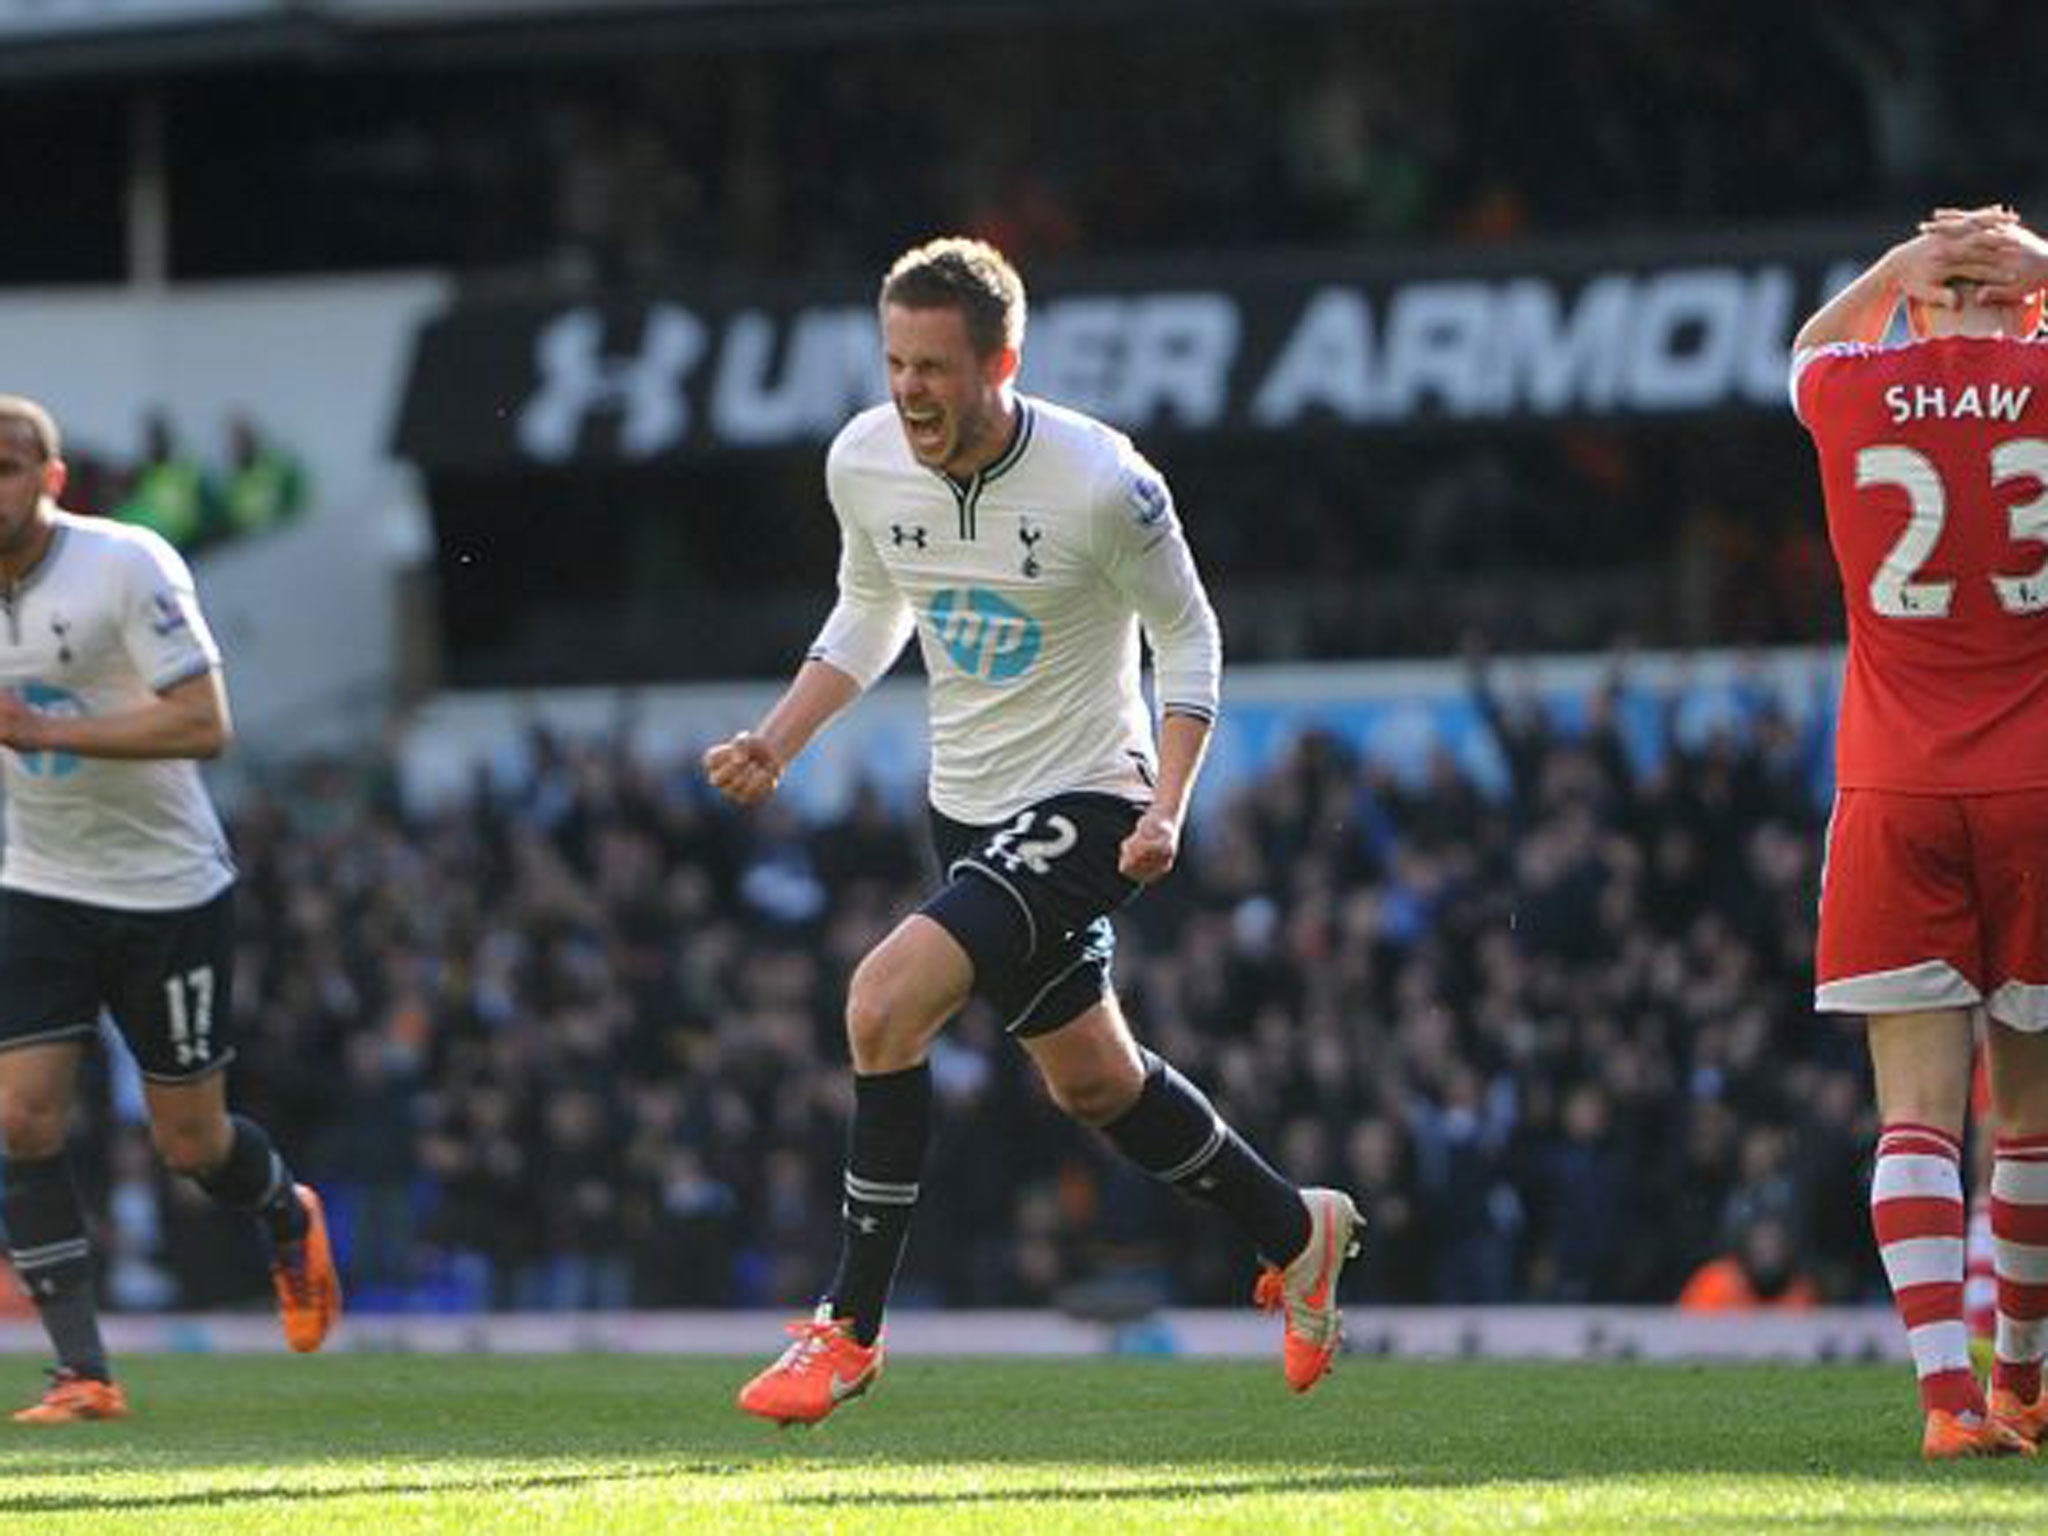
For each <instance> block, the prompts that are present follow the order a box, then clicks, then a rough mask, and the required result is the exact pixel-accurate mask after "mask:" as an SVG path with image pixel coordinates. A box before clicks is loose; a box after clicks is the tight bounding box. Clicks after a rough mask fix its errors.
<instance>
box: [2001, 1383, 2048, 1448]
mask: <svg viewBox="0 0 2048 1536" xmlns="http://www.w3.org/2000/svg"><path fill="white" fill-rule="evenodd" d="M1991 1422H1992V1423H1994V1424H2003V1425H2004V1426H2005V1427H2006V1428H2008V1429H2010V1430H2012V1431H2013V1433H2015V1434H2017V1435H2018V1436H2019V1437H2020V1438H2021V1439H2022V1440H2025V1441H2026V1442H2027V1444H2029V1445H2032V1446H2038V1445H2040V1443H2041V1432H2042V1431H2043V1430H2044V1429H2048V1391H2043V1392H2037V1393H2035V1394H2034V1400H2033V1401H2032V1402H2031V1403H2023V1402H2021V1401H2020V1400H2019V1397H2018V1396H2017V1395H2016V1394H2015V1393H2014V1392H2013V1391H2012V1390H2011V1389H2010V1388H2007V1387H1993V1388H1992V1389H1991Z"/></svg>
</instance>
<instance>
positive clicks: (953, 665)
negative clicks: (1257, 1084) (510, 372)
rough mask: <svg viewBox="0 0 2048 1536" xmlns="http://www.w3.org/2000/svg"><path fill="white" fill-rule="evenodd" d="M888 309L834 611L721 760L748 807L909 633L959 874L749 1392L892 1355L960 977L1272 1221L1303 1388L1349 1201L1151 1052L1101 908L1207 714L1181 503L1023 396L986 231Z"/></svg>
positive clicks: (1159, 855) (720, 776)
mask: <svg viewBox="0 0 2048 1536" xmlns="http://www.w3.org/2000/svg"><path fill="white" fill-rule="evenodd" d="M881 321H882V339H883V350H884V354H885V361H886V364H887V371H888V383H889V393H890V397H891V398H890V402H889V403H888V404H887V405H884V406H880V407H877V408H875V409H873V410H870V411H865V412H863V413H862V414H860V415H858V416H856V417H855V418H854V419H853V420H852V421H851V422H849V423H848V424H847V425H846V427H845V428H843V429H842V430H841V432H840V433H839V436H838V437H837V439H836V440H835V441H834V442H833V444H832V447H831V451H830V452H829V454H828V455H827V458H826V481H827V489H828V491H829V493H830V496H831V500H832V506H833V510H834V512H835V513H836V515H837V517H838V519H839V524H840V562H839V600H838V603H837V604H836V606H835V607H834V608H833V610H832V613H831V616H830V617H829V618H828V619H827V620H826V622H825V626H824V629H823V630H822V631H821V632H820V634H819V636H818V639H817V642H816V644H815V645H814V646H813V647H812V649H811V652H810V655H809V657H808V658H807V659H806V660H805V662H804V664H803V665H802V667H801V668H800V669H799V670H798V672H797V674H796V677H795V679H794V681H793V682H792V683H791V684H790V686H789V688H788V689H787V691H786V692H785V693H784V694H783V696H782V698H781V699H780V700H779V701H778V702H777V703H776V705H775V706H774V708H772V709H771V710H770V711H769V712H768V714H767V716H766V717H765V718H764V719H763V720H762V721H761V722H760V724H759V725H758V726H757V727H756V728H755V729H754V730H752V731H743V732H741V733H740V734H738V735H736V736H734V737H733V738H732V739H731V740H729V741H726V742H723V743H720V744H719V745H717V746H714V747H713V748H711V749H710V751H708V752H707V753H706V754H705V770H706V773H707V774H708V776H709V778H710V781H711V783H712V784H713V785H714V786H716V787H717V788H718V789H719V790H720V791H721V792H722V793H724V794H725V795H727V796H728V797H730V798H731V799H733V800H735V801H737V802H738V803H740V804H742V805H754V804H758V803H759V802H761V801H763V800H765V799H766V798H767V797H768V796H769V795H771V794H772V793H774V791H775V788H776V786H777V784H778V783H779V782H780V780H781V776H782V773H783V770H784V769H785V768H786V767H787V766H788V764H789V763H790V762H791V760H793V759H794V758H795V757H796V755H797V754H798V753H799V752H801V751H802V750H803V748H804V746H805V744H806V743H808V742H809V741H810V739H811V738H812V737H813V736H814V735H816V734H817V732H818V731H819V730H820V729H821V728H822V727H823V726H824V725H825V723H826V722H827V721H828V720H830V719H831V718H832V717H833V716H834V715H835V714H837V713H838V712H839V711H840V710H841V709H843V708H845V707H846V706H847V705H848V704H850V703H851V702H852V701H853V700H854V699H855V698H856V697H857V696H858V695H859V694H860V692H861V691H862V690H863V689H865V688H866V687H867V686H868V685H869V684H871V683H872V682H874V680H875V679H876V678H878V677H880V676H881V675H882V674H883V673H884V672H886V671H887V670H888V669H889V666H890V665H891V663H892V662H893V661H894V660H895V659H896V656H897V654H898V653H899V652H900V651H901V650H902V648H903V645H904V642H905V641H906V640H908V639H909V637H910V634H911V632H912V630H913V629H914V630H915V631H916V632H917V636H918V641H919V644H920V646H921V647H922V650H923V657H924V664H925V671H926V674H927V676H928V678H929V680H930V704H931V738H932V766H931V801H932V826H933V841H934V843H935V845H936V846H937V849H938V853H939V864H940V868H941V870H942V871H943V872H944V877H945V879H944V884H943V885H942V886H941V887H940V889H939V890H938V891H937V892H936V893H934V894H933V895H932V897H931V898H930V899H929V900H928V901H926V902H925V904H924V905H923V907H921V908H920V909H919V910H918V911H917V912H916V913H914V914H912V915H911V916H909V917H907V918H905V919H904V920H903V922H902V923H901V924H900V925H898V927H897V928H896V929H895V930H894V931H893V932H891V933H890V934H889V935H888V936H887V937H886V938H884V939H883V940H882V941H881V943H879V944H878V945H876V946H875V948H874V949H873V950H871V951H870V952H869V953H868V955H867V956H866V957H865V958H864V959H863V960H862V961H861V963H860V965H859V966H858V967H857V968H856V970H855V972H854V975H853V980H852V983H851V986H850V988H849V991H848V996H847V1002H846V1030H847V1039H848V1042H849V1044H850V1046H851V1049H852V1055H853V1067H854V1073H855V1076H854V1113H853V1125H852V1129H851V1132H850V1135H849V1138H848V1142H849V1145H848V1155H847V1163H846V1184H845V1189H846V1195H845V1204H844V1207H843V1215H844V1220H843V1224H842V1234H841V1235H842V1246H841V1251H840V1262H839V1270H838V1273H837V1275H836V1276H835V1277H834V1279H833V1281H832V1283H831V1285H830V1287H829V1288H828V1289H827V1291H826V1293H825V1296H824V1298H823V1300H822V1301H821V1303H820V1305H819V1307H818V1311H817V1314H816V1316H815V1317H814V1318H813V1319H812V1320H810V1321H808V1322H800V1323H796V1324H793V1325H792V1326H791V1329H790V1331H791V1333H792V1334H793V1335H794V1336H795V1342H794V1343H793V1344H792V1345H790V1347H789V1348H788V1349H787V1350H785V1351H784V1353H783V1354H782V1356H781V1357H780V1358H779V1359H777V1360H776V1361H775V1362H774V1363H773V1364H772V1365H770V1366H769V1367H768V1368H767V1369H766V1370H764V1371H762V1372H761V1373H760V1374H759V1375H757V1376H756V1377H755V1378H754V1379H753V1380H752V1381H750V1382H748V1383H747V1385H746V1386H745V1387H744V1388H743V1389H742V1390H741V1392H740V1398H739V1403H740V1407H741V1408H743V1409H745V1410H746V1411H747V1412H750V1413H755V1414H759V1415H760V1416H762V1417H764V1418H768V1419H772V1420H775V1421H777V1422H780V1423H811V1422H815V1421H817V1420H819V1419H822V1418H824V1417H825V1416H826V1415H827V1414H829V1413H831V1412H832V1411H833V1409H834V1408H836V1407H837V1406H838V1405H839V1404H840V1403H841V1402H844V1401H846V1400H847V1399H849V1398H851V1397H854V1396H857V1395H859V1394H860V1393H862V1392H864V1391H866V1390H867V1388H868V1387H869V1386H870V1385H871V1384H872V1383H873V1381H874V1380H875V1378H876V1376H877V1375H878V1374H879V1372H880V1370H881V1365H882V1340H881V1326H882V1312H883V1309H884V1306H885V1304H886V1302H887V1298H888V1291H889V1286H890V1283H891V1281H892V1280H893V1278H894V1275H895V1271H896V1265H897V1261H898V1259H899V1257H900V1256H901V1254H902V1251H903V1243H904V1239H905V1237H906V1235H907V1233H908V1230H909V1223H910V1217H911V1213H912V1210H913V1209H914V1207H915V1205H916V1202H917V1196H918V1181H919V1177H920V1174H921V1171H922V1168H923V1164H924V1159H925V1155H926V1148H927V1144H928V1142H929V1139H930V1132H931V1115H932V1108H931V1104H932V1090H931V1075H930V1070H929V1067H928V1065H927V1062H926V1054H927V1052H928V1050H929V1049H930V1046H931V1043H932V1040H933V1038H934V1037H935V1036H936V1035H937V1033H938V1031H939V1030H940V1029H941V1028H942V1027H943V1026H944V1025H945V1023H946V1021H947V1020H948V1019H949V1018H951V1017H952V1016H953V1014H954V1013H956V1012H957V1011H958V1010H959V1008H960V1007H961V1006H962V1005H963V1004H964V1003H965V1002H966V1001H967V999H968V997H969V996H970V995H980V996H982V997H985V998H987V999H989V1000H990V1001H991V1002H992V1003H993V1004H994V1005H995V1006H996V1008H997V1009H998V1010H999V1011H1000V1012H1001V1014H1002V1015H1003V1017H1004V1019H1005V1020H1006V1022H1007V1025H1008V1028H1009V1030H1010V1032H1011V1033H1012V1034H1014V1035H1016V1036H1017V1037H1018V1039H1019V1040H1020V1042H1021V1043H1022V1044H1023V1046H1024V1049H1025V1050H1026V1051H1028V1052H1029V1053H1030V1055H1031V1058H1032V1061H1033V1063H1034V1064H1035V1065H1036V1067H1037V1068H1038V1071H1039V1073H1040V1075H1041V1076H1042V1077H1043V1078H1044V1079H1045V1082H1046V1086H1047V1087H1048V1089H1049V1090H1050V1091H1051V1094H1052V1097H1053V1099H1054V1101H1055V1102H1056V1103H1058V1104H1059V1105H1060V1107H1061V1108H1062V1109H1064V1110H1065V1111H1066V1112H1067V1113H1068V1114H1070V1115H1072V1116H1074V1117H1075V1118H1076V1119H1078V1120H1080V1121H1082V1122H1083V1123H1085V1124H1088V1125H1092V1126H1096V1127H1099V1128H1100V1129H1101V1130H1102V1131H1103V1132H1104V1134H1105V1135H1107V1136H1108V1138H1109V1139H1110V1141H1111V1142H1112V1143H1113V1144H1114V1145H1115V1146H1116V1147H1117V1148H1118V1149H1119V1150H1120V1151H1121V1152H1123V1153H1124V1154H1125V1155H1126V1156H1128V1157H1130V1158H1131V1159H1132V1160H1133V1161H1134V1162H1136V1163H1138V1164H1139V1165H1140V1166H1141V1167H1143V1168H1145V1169H1147V1170H1148V1171H1150V1172H1151V1173H1153V1174H1155V1175H1157V1176H1158V1177H1160V1178H1163V1179H1165V1180H1167V1181H1169V1182H1171V1183H1172V1184H1174V1185H1175V1186H1176V1187H1177V1188H1179V1189H1181V1190H1182V1191H1183V1192H1185V1193H1187V1194H1189V1195H1191V1196H1193V1197H1194V1198H1196V1199H1199V1200H1203V1201H1206V1202H1208V1203H1210V1204H1213V1205H1215V1206H1216V1207H1218V1208H1219V1209H1221V1210H1222V1211H1223V1212H1224V1213H1225V1214H1227V1215H1228V1216H1230V1217H1231V1218H1232V1219H1233V1220H1234V1221H1235V1222H1236V1223H1237V1225H1238V1226H1239V1227H1240V1228H1241V1229H1242V1230H1243V1231H1244V1232H1245V1233H1246V1235H1247V1236H1248V1237H1249V1238H1250V1239H1251V1240H1252V1242H1253V1243H1254V1245H1255V1246H1256V1247H1257V1249H1258V1250H1259V1252H1260V1253H1261V1254H1262V1255H1263V1256H1264V1258H1265V1259H1266V1261H1267V1266H1268V1267H1267V1269H1266V1272H1265V1273H1264V1274H1263V1275H1262V1276H1261V1278H1260V1283H1259V1287H1258V1293H1257V1294H1258V1297H1259V1300H1260V1301H1261V1303H1262V1304H1263V1305H1267V1306H1270V1307H1274V1308H1277V1309H1282V1310H1284V1311H1285V1313H1286V1324H1285V1330H1284V1334H1283V1363H1284V1367H1285V1372H1286V1377H1287V1381H1288V1384H1289V1385H1290V1386H1291V1387H1293V1388H1294V1390H1296V1391H1306V1390H1307V1389H1308V1388H1309V1387H1311V1386H1313V1385H1314V1384H1315V1383H1316V1382H1317V1381H1318V1380H1319V1379H1321V1377H1322V1375H1323V1374H1324V1372H1325V1371H1327V1370H1328V1368H1329V1364H1330V1361H1331V1359H1332V1357H1333V1356H1334V1354H1335V1352H1336V1349H1337V1346H1338V1343H1339V1331H1338V1330H1339V1318H1338V1312H1337V1280H1338V1276H1339V1273H1340V1271H1341V1270H1342V1267H1343V1263H1344V1260H1345V1258H1346V1257H1348V1256H1349V1255H1350V1254H1351V1253H1352V1252H1353V1251H1354V1250H1355V1245H1356V1234H1357V1232H1358V1230H1359V1229H1360V1227H1361V1226H1362V1221H1361V1219H1360V1217H1359V1215H1358V1213H1357V1211H1356V1209H1355V1208H1354V1207H1353V1205H1352V1202H1351V1200H1350V1198H1349V1197H1348V1196H1346V1195H1344V1194H1341V1193H1339V1192H1337V1191H1335V1190H1314V1189H1311V1190H1302V1189H1297V1188H1296V1187H1295V1186H1294V1185H1293V1184H1291V1183H1289V1182H1288V1181H1287V1180H1285V1179H1283V1178H1282V1177H1281V1176H1280V1175H1279V1174H1277V1173H1276V1172H1274V1170H1273V1169H1272V1168H1271V1167H1270V1166H1268V1165H1267V1163H1266V1162H1265V1161H1264V1160H1263V1159H1262V1158H1261V1157H1260V1156H1259V1155H1258V1153H1257V1152H1255V1151H1253V1150H1252V1148H1251V1147H1250V1146H1249V1145H1247V1144H1246V1143H1245V1142H1244V1140H1243V1139H1242V1138H1240V1137H1239V1136H1238V1135H1237V1134H1236V1133H1235V1132H1234V1131H1232V1130H1231V1129H1230V1128H1229V1127H1228V1126H1227V1125H1225V1124H1224V1123H1223V1121H1222V1119H1221V1117H1219V1116H1218V1115H1217V1113H1216V1111H1215V1109H1214V1107H1213V1106H1212V1105H1211V1104H1210V1103H1209V1101H1208V1099H1207V1098H1206V1097H1204V1096H1203V1094H1202V1092H1201V1091H1200V1090H1199V1089H1198V1088H1196V1087H1195V1086H1194V1085H1193V1084H1191V1083H1189V1082H1188V1081H1187V1080H1186V1079H1185V1078H1183V1077H1181V1076H1180V1074H1179V1073H1177V1072H1175V1071H1174V1070H1173V1068H1172V1067H1170V1066H1168V1065H1167V1064H1166V1063H1165V1062H1163V1061H1161V1060H1160V1059H1159V1058H1158V1057H1157V1056H1155V1055H1153V1054H1152V1053H1151V1052H1150V1051H1147V1050H1145V1049H1144V1048H1143V1047H1141V1046H1140V1045H1139V1044H1138V1043H1137V1042H1136V1040H1135V1039H1134V1038H1133V1037H1132V1034H1131V1030H1130V1026H1129V1025H1128V1024H1127V1023H1126V1022H1125V1020H1124V1017H1123V1014H1122V1012H1121V1010H1120V1009H1119V1007H1118V1005H1117V1000H1116V996H1115V993H1114V992H1113V991H1112V990H1111V987H1110V958H1111V953H1112V949H1113V946H1114V938H1113V935H1112V932H1111V929H1110V923H1109V913H1110V912H1111V911H1112V910H1113V909H1114V908H1116V907H1117V906H1119V905H1121V904H1122V903H1123V902H1124V901H1126V900H1128V899H1129V898H1130V897H1131V896H1132V895H1134V894H1135V893H1136V892H1137V890H1138V889H1139V888H1140V887H1141V886H1143V885H1146V884H1149V883H1150V882H1151V881H1154V880H1157V879H1159V878H1160V877H1161V876H1163V875H1165V874H1166V873H1167V872H1168V871H1169V870H1170V869H1171V868H1172V867H1173V863H1174V859H1175V857H1176V855H1177V853H1178V850H1179V845H1180V831H1181V824H1182V818H1183V816H1184V814H1185V812H1186V808H1187V802H1188V796H1189V794H1190V792H1191V791H1192V789H1193V787H1194V782H1195V777H1196V774H1197V772H1198V771H1199V769H1200V767H1201V762H1202V756H1203V752H1204V750H1205V749H1206V747H1207V744H1208V737H1209V731H1210V727H1211V724H1212V723H1213V721H1214V719H1215V714H1216V697H1217V678H1218V673H1219V670H1220V664H1221V646H1220V642H1219V640H1218V635H1217V626H1216V618H1215V614H1214V612H1213V611H1212V610H1211V608H1210V606H1209V600H1208V597H1207V594H1206V593H1204V591H1203V590H1202V584H1201V581H1200V578H1199V577H1198V576H1197V575H1196V572H1195V566H1194V561H1193V558H1192V557H1191V556H1190V554H1189V552H1188V547H1187V543H1186V541H1185V539H1184V538H1183V537H1182V534H1181V528H1180V524H1179V521H1178V519H1177V518H1176V516H1175V514H1174V507H1173V499H1172V497H1171V495H1170V494H1169V493H1168V491H1167V488H1166V483H1165V481H1164V480H1163V479H1162V478H1161V477H1160V475H1159V473H1158V471H1157V470H1155V469H1154V468H1153V467H1152V466H1151V465H1150V464H1148V463H1146V461H1145V460H1144V458H1143V457H1142V456H1140V455H1139V453H1138V452H1137V450H1136V449H1134V448H1133V447H1132V446H1131V444H1130V442H1129V441H1128V440H1127V439H1126V438H1124V437H1123V436H1122V435H1121V434H1120V433H1117V432H1115V431H1112V430H1111V429H1110V428H1108V427H1105V426H1103V425H1101V424H1100V423H1098V422H1095V421H1092V420H1090V419H1089V418H1088V417H1086V416H1083V415H1080V414H1079V413H1077V412H1074V411H1070V410H1066V409H1063V408H1062V407H1059V406H1056V405H1053V404H1050V403H1049V402H1046V401H1043V400H1034V399H1027V398H1026V397H1024V396H1022V395H1020V394H1018V393H1017V391H1016V389H1015V387H1014V382H1015V378H1016V374H1017V365H1018V361H1019V348H1020V346H1021V344H1022V341H1023V332H1024V291H1023V285H1022V283H1021V282H1020V281H1019V280H1018V278H1017V274H1016V273H1015V272H1014V271H1013V270H1012V269H1011V267H1010V265H1009V263H1008V262H1006V261H1005V260H1004V259H1003V257H1002V256H1001V254H1000V253H998V252H997V251H995V250H994V249H993V248H991V247H990V246H988V245H985V244H983V243H981V242H979V241H972V240H961V239H947V240H938V241H934V242H932V243H930V244H928V245H924V246H920V247H918V248H916V249H914V250H911V251H909V252H907V253H905V255H904V256H902V257H901V258H900V259H899V260H898V261H897V262H896V263H895V265H894V266H893V267H892V268H891V269H890V271H889V273H888V275H887V276H886V277H885V278H884V280H883V283H882V291H881ZM1141 626H1142V627H1143V629H1144V630H1145V632H1146V633H1147V634H1148V635H1149V636H1150V638H1151V641H1152V647H1153V651H1154V656H1155V681H1156V685H1157V689H1156V691H1157V693H1158V696H1159V700H1160V705H1161V721H1160V726H1159V731H1158V737H1157V741H1156V743H1155V739H1154V733H1153V728H1152V721H1151V716H1150V713H1149V711H1148V710H1147V708H1146V705H1145V702H1144V698H1143V695H1142V694H1141V692H1140V690H1139V629H1140V627H1141Z"/></svg>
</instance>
